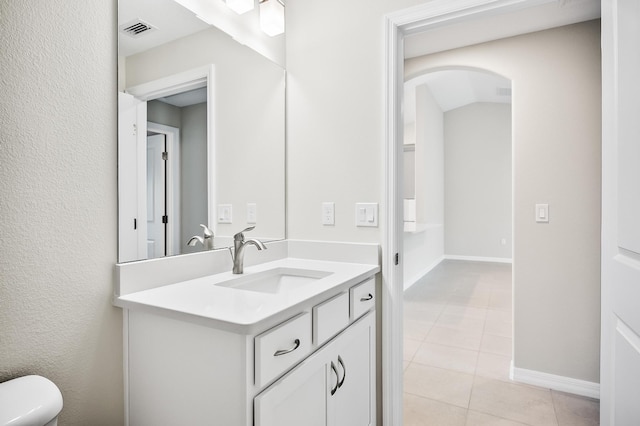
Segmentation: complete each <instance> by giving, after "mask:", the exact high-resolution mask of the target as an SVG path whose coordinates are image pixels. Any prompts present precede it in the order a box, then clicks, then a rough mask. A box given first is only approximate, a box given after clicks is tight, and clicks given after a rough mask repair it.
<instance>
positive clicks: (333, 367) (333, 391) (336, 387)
mask: <svg viewBox="0 0 640 426" xmlns="http://www.w3.org/2000/svg"><path fill="white" fill-rule="evenodd" d="M331 369H332V370H333V373H334V374H335V375H336V385H335V386H334V387H333V388H332V389H331V396H333V394H334V393H336V391H337V390H338V388H339V387H340V381H339V380H340V376H339V375H338V369H337V368H336V365H335V364H334V363H333V361H331Z"/></svg>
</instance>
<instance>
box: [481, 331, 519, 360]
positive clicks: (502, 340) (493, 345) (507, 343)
mask: <svg viewBox="0 0 640 426" xmlns="http://www.w3.org/2000/svg"><path fill="white" fill-rule="evenodd" d="M480 351H481V352H488V353H492V354H497V355H504V356H509V357H510V356H511V352H512V340H511V338H510V337H502V336H494V335H493V334H487V333H485V334H484V335H483V336H482V343H481V344H480Z"/></svg>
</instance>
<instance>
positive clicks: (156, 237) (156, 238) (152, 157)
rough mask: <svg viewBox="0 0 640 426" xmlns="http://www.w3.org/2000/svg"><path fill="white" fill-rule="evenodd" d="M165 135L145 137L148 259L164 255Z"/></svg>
mask: <svg viewBox="0 0 640 426" xmlns="http://www.w3.org/2000/svg"><path fill="white" fill-rule="evenodd" d="M165 149H166V147H165V135H153V136H148V137H147V253H148V257H149V259H152V258H154V257H163V256H165V254H166V246H165V238H166V224H165V221H164V220H163V218H164V217H165V214H166V191H165V185H166V170H165V160H164V156H163V153H164V152H166V151H165Z"/></svg>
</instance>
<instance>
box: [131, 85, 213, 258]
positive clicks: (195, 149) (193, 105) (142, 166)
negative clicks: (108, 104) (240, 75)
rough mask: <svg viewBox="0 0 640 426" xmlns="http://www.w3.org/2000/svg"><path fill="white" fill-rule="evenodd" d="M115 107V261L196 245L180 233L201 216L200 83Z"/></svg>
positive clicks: (204, 198)
mask: <svg viewBox="0 0 640 426" xmlns="http://www.w3.org/2000/svg"><path fill="white" fill-rule="evenodd" d="M127 105H128V107H127ZM120 110H121V113H122V114H121V116H120V133H121V134H120V138H119V162H120V163H119V164H122V166H123V167H122V168H120V173H121V176H120V179H119V190H120V192H121V194H123V195H124V196H123V197H121V199H120V238H121V239H123V241H128V243H126V245H124V244H121V245H120V249H121V253H120V261H130V260H141V259H152V258H156V257H163V256H171V255H176V254H184V253H189V252H193V251H199V250H202V247H189V246H187V245H186V241H187V239H188V238H189V237H190V236H192V235H197V234H199V233H200V232H201V230H200V226H199V225H200V224H201V223H204V224H207V223H208V222H209V218H208V214H209V213H208V210H209V209H208V188H207V166H208V163H207V158H208V157H207V155H208V153H207V151H208V150H207V144H208V141H207V126H208V122H207V86H206V85H205V86H204V87H200V88H198V89H195V90H192V89H189V90H185V91H184V92H181V93H173V92H172V94H171V95H170V96H165V97H160V98H156V99H153V100H148V101H146V102H145V101H140V100H138V99H137V98H135V97H132V96H130V95H126V94H123V95H122V99H121V108H120ZM147 120H148V121H147ZM126 129H129V130H130V131H126ZM143 135H146V137H145V136H143ZM127 136H128V137H127ZM124 167H126V170H124ZM126 194H130V196H127V195H126ZM144 218H146V219H144Z"/></svg>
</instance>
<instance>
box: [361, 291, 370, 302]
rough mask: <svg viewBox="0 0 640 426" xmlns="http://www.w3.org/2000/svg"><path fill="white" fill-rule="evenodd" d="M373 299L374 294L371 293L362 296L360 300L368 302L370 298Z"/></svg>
mask: <svg viewBox="0 0 640 426" xmlns="http://www.w3.org/2000/svg"><path fill="white" fill-rule="evenodd" d="M371 299H373V294H371V293H369V295H368V296H367V297H361V298H360V301H361V302H367V301H369V300H371Z"/></svg>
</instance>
